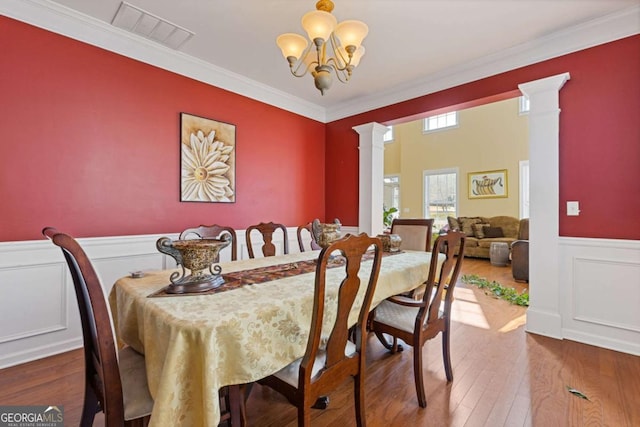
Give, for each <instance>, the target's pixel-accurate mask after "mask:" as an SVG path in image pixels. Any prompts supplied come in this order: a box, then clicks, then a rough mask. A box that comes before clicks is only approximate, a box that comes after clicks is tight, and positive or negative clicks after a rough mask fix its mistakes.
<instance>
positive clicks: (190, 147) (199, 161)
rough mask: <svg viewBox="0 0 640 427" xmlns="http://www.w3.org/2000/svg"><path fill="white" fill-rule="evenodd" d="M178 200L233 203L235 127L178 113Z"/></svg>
mask: <svg viewBox="0 0 640 427" xmlns="http://www.w3.org/2000/svg"><path fill="white" fill-rule="evenodd" d="M181 139H182V141H181V147H182V152H181V159H182V162H181V164H182V171H181V199H180V200H181V201H186V202H226V203H229V202H235V126H233V125H230V124H227V123H220V122H217V121H214V120H210V119H205V118H202V117H197V116H192V115H190V114H186V113H182V115H181Z"/></svg>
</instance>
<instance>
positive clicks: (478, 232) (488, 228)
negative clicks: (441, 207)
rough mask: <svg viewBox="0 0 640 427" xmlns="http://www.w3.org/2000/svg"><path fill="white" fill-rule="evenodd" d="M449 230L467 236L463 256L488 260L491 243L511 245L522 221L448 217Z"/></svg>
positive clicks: (510, 217) (497, 218)
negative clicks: (457, 231) (460, 232)
mask: <svg viewBox="0 0 640 427" xmlns="http://www.w3.org/2000/svg"><path fill="white" fill-rule="evenodd" d="M447 222H448V223H449V229H450V230H460V231H462V232H463V233H465V234H466V235H467V241H466V243H465V249H464V255H465V256H468V257H474V258H489V249H490V248H491V243H493V242H505V243H507V244H508V245H509V247H511V243H512V242H514V241H515V240H517V239H518V233H519V230H520V224H521V222H522V220H519V219H518V218H514V217H512V216H493V217H459V218H454V217H448V218H447Z"/></svg>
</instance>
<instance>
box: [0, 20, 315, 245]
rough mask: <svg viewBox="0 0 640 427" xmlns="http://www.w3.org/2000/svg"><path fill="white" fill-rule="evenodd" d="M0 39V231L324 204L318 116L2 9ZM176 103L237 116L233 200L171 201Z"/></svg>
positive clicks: (304, 212) (294, 216) (289, 219)
mask: <svg viewBox="0 0 640 427" xmlns="http://www.w3.org/2000/svg"><path fill="white" fill-rule="evenodd" d="M0 43H2V45H1V48H0V52H1V53H0V106H1V111H0V123H1V124H0V203H2V209H1V211H0V212H1V213H0V215H1V216H0V218H1V220H0V241H14V240H29V239H39V238H42V236H41V234H40V230H41V229H42V228H43V227H44V226H48V225H53V226H56V227H58V228H59V229H61V230H64V231H67V232H70V233H72V234H74V235H76V236H78V237H81V236H82V237H85V236H105V235H128V234H146V233H166V232H178V231H180V230H182V229H184V228H185V227H187V226H193V225H198V224H202V223H205V224H212V223H218V224H226V225H230V226H233V227H236V228H246V226H248V225H250V224H252V223H257V222H259V221H271V220H272V221H275V222H281V223H284V224H286V225H290V226H295V225H298V224H302V223H306V222H308V221H310V220H311V219H313V218H315V217H320V218H321V219H322V218H323V217H324V207H325V199H324V174H323V172H324V169H323V167H322V165H323V164H324V156H325V148H324V142H325V125H324V124H322V123H319V122H316V121H313V120H310V119H306V118H303V117H301V116H298V115H296V114H292V113H289V112H286V111H284V110H281V109H278V108H275V107H272V106H269V105H266V104H263V103H260V102H257V101H254V100H251V99H249V98H245V97H243V96H239V95H236V94H233V93H230V92H227V91H225V90H221V89H218V88H216V87H212V86H209V85H206V84H203V83H200V82H197V81H194V80H191V79H189V78H186V77H182V76H179V75H176V74H173V73H171V72H168V71H164V70H161V69H158V68H155V67H152V66H149V65H146V64H143V63H140V62H137V61H134V60H131V59H128V58H125V57H123V56H120V55H117V54H114V53H111V52H107V51H105V50H102V49H99V48H96V47H92V46H89V45H87V44H84V43H80V42H77V41H74V40H72V39H69V38H66V37H62V36H59V35H56V34H53V33H50V32H47V31H44V30H41V29H38V28H35V27H32V26H29V25H26V24H24V23H20V22H17V21H14V20H11V19H8V18H6V17H2V16H0ZM180 112H188V113H192V114H195V115H198V116H203V117H207V118H212V119H215V120H219V121H223V122H227V123H232V124H235V125H236V132H237V133H236V141H237V146H236V150H237V152H236V165H237V166H236V191H237V192H236V194H237V198H236V200H237V201H236V203H232V204H226V203H181V202H180V201H179V200H180V194H179V191H180V187H179V172H180V141H179V126H180ZM318 165H320V167H318ZM311 171H313V172H311Z"/></svg>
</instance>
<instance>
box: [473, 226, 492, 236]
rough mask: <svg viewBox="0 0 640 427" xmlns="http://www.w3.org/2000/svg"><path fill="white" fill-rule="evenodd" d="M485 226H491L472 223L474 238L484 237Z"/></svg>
mask: <svg viewBox="0 0 640 427" xmlns="http://www.w3.org/2000/svg"><path fill="white" fill-rule="evenodd" d="M485 227H491V224H482V223H479V224H473V235H474V236H476V239H484V238H485V237H486V236H485V235H484V228H485Z"/></svg>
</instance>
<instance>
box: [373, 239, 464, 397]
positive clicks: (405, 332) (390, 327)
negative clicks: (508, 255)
mask: <svg viewBox="0 0 640 427" xmlns="http://www.w3.org/2000/svg"><path fill="white" fill-rule="evenodd" d="M465 239H466V236H465V234H464V233H460V232H449V233H448V234H443V235H441V236H439V237H438V238H437V239H436V242H435V245H434V247H433V251H432V256H431V263H430V265H429V276H428V279H427V282H426V290H425V292H424V295H423V297H422V299H421V300H420V301H416V300H412V299H410V298H406V297H401V296H395V297H391V298H388V299H386V300H384V301H383V302H382V303H380V304H379V305H378V306H377V307H376V308H375V309H374V310H373V311H372V313H371V316H370V319H371V321H370V323H369V327H370V330H371V331H372V332H374V333H375V335H376V336H377V337H378V339H379V340H380V342H381V343H382V344H383V345H384V346H385V347H386V348H387V349H389V350H391V352H392V353H396V352H397V351H402V346H400V345H399V344H398V339H401V340H402V341H404V342H405V343H406V344H408V345H410V346H412V347H413V375H414V379H415V385H416V393H417V395H418V403H419V405H420V406H421V407H423V408H425V407H426V406H427V399H426V394H425V390H424V380H423V378H422V347H423V346H424V343H425V342H427V341H428V340H430V339H431V338H434V337H436V336H437V335H438V334H439V333H440V332H442V357H443V359H444V369H445V373H446V376H447V381H453V371H452V369H451V351H450V335H451V305H452V303H453V290H454V288H455V285H456V281H457V280H458V275H459V274H460V268H461V266H462V260H463V259H464V244H465ZM457 245H459V246H460V253H459V255H458V256H457V257H456V256H455V248H456V246H457ZM441 254H444V256H445V259H444V261H443V262H442V267H441V268H438V257H439V256H440V255H441ZM443 303H444V304H443ZM385 335H390V336H391V338H392V342H391V343H390V342H388V341H387V338H386V336H385Z"/></svg>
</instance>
